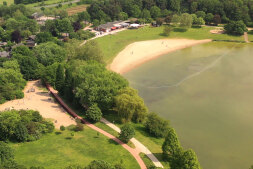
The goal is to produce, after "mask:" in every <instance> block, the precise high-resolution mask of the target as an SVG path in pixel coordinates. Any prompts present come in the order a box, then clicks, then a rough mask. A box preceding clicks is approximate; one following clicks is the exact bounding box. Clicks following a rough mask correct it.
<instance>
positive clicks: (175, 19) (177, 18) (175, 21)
mask: <svg viewBox="0 0 253 169" xmlns="http://www.w3.org/2000/svg"><path fill="white" fill-rule="evenodd" d="M180 20H181V17H180V16H179V15H177V14H175V15H173V17H172V19H171V23H172V24H173V25H174V26H178V24H179V23H180Z"/></svg>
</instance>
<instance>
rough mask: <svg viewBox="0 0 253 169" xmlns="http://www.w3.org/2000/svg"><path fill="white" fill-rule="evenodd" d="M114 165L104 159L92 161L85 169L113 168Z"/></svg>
mask: <svg viewBox="0 0 253 169" xmlns="http://www.w3.org/2000/svg"><path fill="white" fill-rule="evenodd" d="M113 168H114V167H113V166H112V165H111V164H109V163H107V162H105V161H102V160H94V161H92V162H91V163H90V164H89V165H88V166H87V167H85V169H113Z"/></svg>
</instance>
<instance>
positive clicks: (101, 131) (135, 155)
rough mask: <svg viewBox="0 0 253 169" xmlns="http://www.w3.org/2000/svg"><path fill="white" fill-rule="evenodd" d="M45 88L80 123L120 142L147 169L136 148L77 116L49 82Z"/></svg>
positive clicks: (142, 167)
mask: <svg viewBox="0 0 253 169" xmlns="http://www.w3.org/2000/svg"><path fill="white" fill-rule="evenodd" d="M46 87H47V89H48V90H49V91H50V92H51V94H52V95H53V97H54V98H55V99H56V100H57V101H58V102H59V104H60V105H61V106H62V107H63V108H64V109H65V110H66V111H67V112H68V113H69V114H70V115H71V116H72V117H74V118H76V119H79V120H81V122H82V123H84V124H86V125H87V126H88V127H90V128H92V129H93V130H95V131H97V132H99V133H101V134H103V135H104V136H106V137H108V138H110V139H112V140H114V141H115V142H116V143H118V144H120V145H121V146H122V147H124V148H125V149H126V150H127V151H129V152H130V153H131V154H132V156H133V157H134V158H135V159H136V161H137V162H138V164H139V166H140V168H141V169H147V167H146V165H145V163H144V162H143V160H142V159H141V157H140V156H139V151H137V150H136V149H133V148H131V147H129V146H128V145H127V144H125V143H123V142H122V141H121V140H119V139H118V138H117V137H115V136H113V135H111V134H109V133H107V132H106V131H104V130H102V129H100V128H98V127H96V126H95V125H93V124H91V123H89V122H88V121H87V120H85V119H83V118H82V117H80V116H78V115H77V114H76V113H75V112H74V111H73V110H72V109H71V108H70V107H68V105H67V104H66V103H64V101H63V100H62V99H61V98H60V97H59V96H58V94H57V91H56V90H54V89H53V88H52V87H51V86H50V85H49V84H46Z"/></svg>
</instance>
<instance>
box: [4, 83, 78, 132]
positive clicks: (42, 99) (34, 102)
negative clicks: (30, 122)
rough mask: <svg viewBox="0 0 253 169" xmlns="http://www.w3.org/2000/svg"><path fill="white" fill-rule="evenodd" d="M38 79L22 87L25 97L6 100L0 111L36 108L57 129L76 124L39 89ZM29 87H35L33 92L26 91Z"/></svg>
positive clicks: (47, 94)
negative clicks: (50, 120)
mask: <svg viewBox="0 0 253 169" xmlns="http://www.w3.org/2000/svg"><path fill="white" fill-rule="evenodd" d="M40 87H41V83H40V81H30V82H28V83H27V86H26V87H25V89H24V94H25V97H24V98H23V99H18V100H12V101H8V102H6V103H4V104H2V105H0V111H4V110H5V109H10V108H11V109H12V108H13V109H16V110H20V109H24V110H26V109H30V110H37V111H39V112H40V114H41V115H42V116H43V117H44V118H49V119H52V121H53V122H54V124H55V127H56V128H57V129H59V128H60V126H61V125H63V126H69V125H71V124H76V122H75V120H74V119H73V118H72V117H70V116H69V115H68V114H67V112H66V111H65V110H64V109H63V108H62V107H61V106H60V105H59V104H58V103H56V102H55V101H54V99H53V98H52V97H51V96H50V95H49V93H48V92H47V91H43V90H41V88H40ZM31 88H34V89H35V92H29V93H28V92H27V91H28V90H30V89H31Z"/></svg>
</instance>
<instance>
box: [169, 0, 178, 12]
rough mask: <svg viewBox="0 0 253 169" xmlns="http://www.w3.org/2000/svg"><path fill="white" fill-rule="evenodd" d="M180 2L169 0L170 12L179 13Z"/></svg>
mask: <svg viewBox="0 0 253 169" xmlns="http://www.w3.org/2000/svg"><path fill="white" fill-rule="evenodd" d="M180 6H181V0H169V7H170V9H171V10H172V11H175V12H179V11H180Z"/></svg>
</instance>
